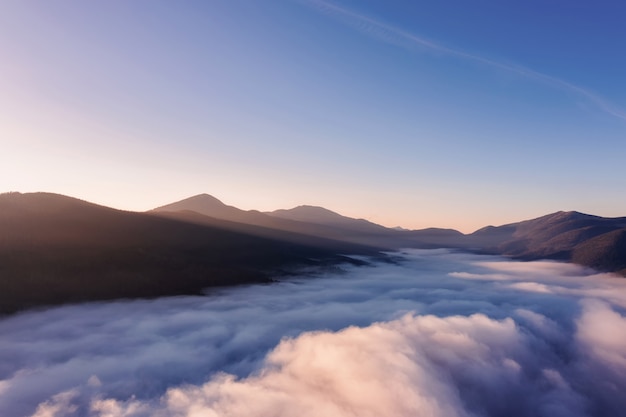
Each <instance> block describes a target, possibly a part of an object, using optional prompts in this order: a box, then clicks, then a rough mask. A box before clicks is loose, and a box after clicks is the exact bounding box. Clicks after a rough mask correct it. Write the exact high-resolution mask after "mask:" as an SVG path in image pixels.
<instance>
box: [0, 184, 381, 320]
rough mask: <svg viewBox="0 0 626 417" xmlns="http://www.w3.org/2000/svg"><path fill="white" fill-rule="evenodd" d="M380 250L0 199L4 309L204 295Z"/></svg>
mask: <svg viewBox="0 0 626 417" xmlns="http://www.w3.org/2000/svg"><path fill="white" fill-rule="evenodd" d="M377 253H378V252H377V249H375V248H371V247H365V246H358V245H351V244H347V243H344V242H335V241H330V240H319V239H318V240H315V239H309V240H308V241H305V240H300V241H296V240H293V239H291V240H290V239H282V240H281V238H280V236H269V235H268V236H263V235H260V234H251V233H247V232H246V230H244V229H240V230H232V228H230V227H224V225H220V224H214V225H208V224H198V223H197V222H191V221H182V220H181V219H172V218H165V217H161V216H156V215H153V214H147V213H134V212H125V211H119V210H115V209H111V208H107V207H103V206H98V205H95V204H91V203H88V202H85V201H81V200H77V199H74V198H70V197H65V196H61V195H57V194H48V193H29V194H20V193H8V194H2V195H0V312H1V313H10V312H14V311H17V310H20V309H23V308H28V307H34V306H40V305H51V304H61V303H67V302H79V301H92V300H104V299H115V298H135V297H157V296H166V295H178V294H199V293H201V292H202V290H203V289H204V288H206V287H211V286H222V285H234V284H240V283H249V282H267V281H268V280H269V279H270V276H276V275H280V273H283V272H286V271H289V270H291V269H292V268H294V267H296V266H324V265H329V264H333V263H337V262H340V261H349V258H346V257H344V256H342V255H340V254H361V255H375V254H377Z"/></svg>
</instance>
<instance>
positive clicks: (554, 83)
mask: <svg viewBox="0 0 626 417" xmlns="http://www.w3.org/2000/svg"><path fill="white" fill-rule="evenodd" d="M299 1H301V2H302V3H304V4H306V5H309V6H311V7H313V8H314V9H316V10H318V11H319V12H322V13H324V14H326V15H328V16H331V17H333V18H335V19H337V20H340V21H341V22H343V23H344V24H346V25H348V26H351V27H353V28H355V29H356V30H359V31H361V32H362V33H365V34H367V35H369V36H372V37H375V38H377V39H379V40H381V41H383V42H387V43H390V44H393V45H396V46H400V47H403V48H406V49H412V50H414V49H416V48H417V49H421V50H429V51H431V52H435V53H438V54H444V55H447V56H452V57H456V58H459V59H463V60H466V61H472V62H477V63H479V64H482V65H486V66H489V67H492V68H496V69H499V70H502V71H506V72H509V73H513V74H516V75H518V76H521V77H524V78H527V79H531V80H535V81H538V82H542V83H544V84H547V85H550V86H551V87H554V88H558V89H560V90H561V91H564V92H567V93H572V94H575V95H577V96H578V97H580V98H582V99H584V100H585V101H587V102H588V103H590V104H593V105H594V106H595V107H597V108H598V109H600V110H601V111H603V112H605V113H607V114H610V115H611V116H614V117H617V118H620V119H622V120H626V111H625V110H623V109H621V108H619V107H618V106H616V105H614V104H613V103H611V102H609V101H608V100H607V99H606V98H604V97H602V96H600V95H599V94H597V93H595V92H593V91H590V90H588V89H586V88H583V87H580V86H578V85H575V84H572V83H570V82H567V81H564V80H562V79H560V78H557V77H553V76H551V75H548V74H544V73H542V72H539V71H535V70H532V69H529V68H525V67H522V66H518V65H514V64H509V63H505V62H501V61H497V60H493V59H489V58H485V57H483V56H480V55H476V54H472V53H469V52H465V51H463V50H461V49H456V48H450V47H447V46H444V45H442V44H440V43H438V42H435V41H432V40H429V39H426V38H424V37H421V36H417V35H414V34H412V33H409V32H407V31H405V30H402V29H400V28H397V27H394V26H391V25H388V24H385V23H383V22H380V21H378V20H376V19H372V18H371V17H368V16H364V15H362V14H359V13H357V12H354V11H352V10H349V9H346V8H343V7H340V6H337V5H336V4H333V3H330V2H327V1H323V0H299Z"/></svg>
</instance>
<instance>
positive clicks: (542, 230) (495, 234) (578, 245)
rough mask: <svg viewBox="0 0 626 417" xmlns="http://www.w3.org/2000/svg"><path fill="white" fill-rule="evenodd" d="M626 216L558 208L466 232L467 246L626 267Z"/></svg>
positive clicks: (606, 268)
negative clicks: (625, 232)
mask: <svg viewBox="0 0 626 417" xmlns="http://www.w3.org/2000/svg"><path fill="white" fill-rule="evenodd" d="M625 230H626V217H617V218H606V217H599V216H593V215H589V214H584V213H579V212H576V211H568V212H564V211H559V212H556V213H552V214H548V215H546V216H542V217H539V218H536V219H532V220H526V221H523V222H519V223H511V224H507V225H504V226H499V227H494V226H488V227H485V228H482V229H480V230H477V231H476V232H474V233H472V234H470V235H467V237H466V241H467V244H468V245H469V246H472V247H475V248H481V249H482V250H483V251H485V252H489V253H498V254H503V255H508V256H512V257H515V258H518V259H527V260H531V259H556V260H564V261H572V262H576V263H578V264H581V265H585V266H590V267H593V268H596V269H599V270H604V271H621V270H622V269H624V268H626V249H625V247H624V241H623V239H624V238H623V234H624V231H625Z"/></svg>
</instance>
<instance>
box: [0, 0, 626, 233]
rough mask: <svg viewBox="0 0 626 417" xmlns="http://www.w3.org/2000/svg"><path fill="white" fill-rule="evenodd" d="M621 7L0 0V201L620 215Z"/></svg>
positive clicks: (478, 223)
mask: <svg viewBox="0 0 626 417" xmlns="http://www.w3.org/2000/svg"><path fill="white" fill-rule="evenodd" d="M624 20H626V4H625V3H624V2H620V1H614V0H611V1H598V2H581V1H577V2H572V1H565V0H554V1H550V2H546V1H542V0H531V1H525V2H497V1H484V0H479V1H474V2H466V1H461V0H458V1H457V0H451V1H448V2H426V1H393V0H385V1H382V0H358V1H357V0H328V1H321V0H266V1H263V2H260V1H253V0H211V1H199V0H198V1H192V0H190V1H184V2H171V1H164V0H136V1H121V0H112V1H106V2H83V1H78V0H60V1H55V2H51V1H34V0H5V1H2V2H1V3H0V192H5V191H22V192H30V191H48V192H57V193H61V194H66V195H70V196H74V197H78V198H81V199H86V200H89V201H92V202H95V203H99V204H104V205H108V206H112V207H116V208H121V209H127V210H138V211H143V210H148V209H151V208H154V207H157V206H160V205H164V204H166V203H170V202H173V201H177V200H180V199H183V198H186V197H189V196H191V195H195V194H200V193H209V194H211V195H214V196H215V197H217V198H219V199H221V200H222V201H224V202H225V203H227V204H230V205H234V206H237V207H239V208H242V209H259V210H275V209H278V208H290V207H294V206H297V205H300V204H311V205H319V206H324V207H326V208H329V209H331V210H334V211H337V212H340V213H342V214H344V215H348V216H351V217H362V218H367V219H369V220H372V221H375V222H378V223H381V224H384V225H387V226H403V227H408V228H422V227H430V226H437V227H452V228H457V229H459V230H462V231H464V232H470V231H473V230H476V229H478V228H480V227H482V226H485V225H488V224H493V225H498V224H504V223H508V222H513V221H519V220H523V219H529V218H533V217H538V216H540V215H544V214H547V213H550V212H555V211H558V210H577V211H582V212H587V213H591V214H597V215H603V216H623V215H626V193H625V192H624V190H626V175H624V174H623V172H624V169H623V165H624V157H625V156H626V80H625V79H624V74H626V54H624V53H623V52H622V51H623V50H624V45H626V27H625V26H624V24H623V22H624Z"/></svg>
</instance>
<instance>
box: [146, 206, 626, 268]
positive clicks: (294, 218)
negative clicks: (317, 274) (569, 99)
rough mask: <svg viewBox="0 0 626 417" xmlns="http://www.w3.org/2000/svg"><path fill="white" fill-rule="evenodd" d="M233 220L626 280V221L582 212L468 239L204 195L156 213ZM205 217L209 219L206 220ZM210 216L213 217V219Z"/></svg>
mask: <svg viewBox="0 0 626 417" xmlns="http://www.w3.org/2000/svg"><path fill="white" fill-rule="evenodd" d="M190 211H193V212H195V213H196V216H198V218H197V220H198V221H202V220H200V218H201V217H203V218H204V219H205V220H204V221H207V220H206V219H211V220H210V221H215V219H224V220H231V221H234V222H238V223H244V224H248V225H256V226H263V227H265V228H267V229H272V230H282V231H291V232H297V233H299V234H300V235H301V236H302V235H305V236H317V237H322V238H328V239H333V240H340V241H344V242H351V243H359V244H365V245H375V246H384V247H388V248H393V249H398V248H403V247H407V248H441V247H446V248H458V249H471V250H478V251H482V252H485V253H491V254H500V255H507V256H510V257H513V258H515V259H521V260H534V259H554V260H561V261H570V262H576V263H578V264H581V265H585V266H590V267H593V268H596V269H598V270H601V271H611V272H617V273H620V274H622V275H625V276H626V249H625V248H624V233H625V231H626V217H619V218H604V217H598V216H591V215H588V214H582V213H578V212H574V211H572V212H557V213H553V214H549V215H546V216H543V217H539V218H537V219H533V220H526V221H523V222H519V223H511V224H507V225H504V226H497V227H495V226H488V227H485V228H483V229H480V230H478V231H476V232H474V233H471V234H468V235H464V234H462V233H460V232H458V231H456V230H451V229H437V228H430V229H422V230H398V229H392V228H386V227H383V226H380V225H377V224H374V223H371V222H369V221H367V220H364V219H353V218H350V217H345V216H342V215H340V214H338V213H335V212H332V211H330V210H327V209H325V208H322V207H315V206H299V207H295V208H293V209H290V210H276V211H273V212H270V213H261V212H258V211H254V210H251V211H243V210H240V209H238V208H235V207H232V206H227V205H225V204H224V203H222V202H221V201H219V200H218V199H216V198H215V197H212V196H210V195H207V194H201V195H198V196H195V197H190V198H188V199H185V200H182V201H179V202H176V203H172V204H169V205H167V206H163V207H159V208H157V209H155V212H157V213H169V215H170V216H174V217H176V216H190V214H189V213H190ZM200 215H203V216H200ZM207 216H209V217H207Z"/></svg>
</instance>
